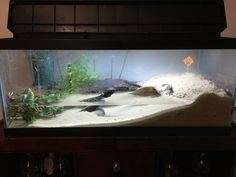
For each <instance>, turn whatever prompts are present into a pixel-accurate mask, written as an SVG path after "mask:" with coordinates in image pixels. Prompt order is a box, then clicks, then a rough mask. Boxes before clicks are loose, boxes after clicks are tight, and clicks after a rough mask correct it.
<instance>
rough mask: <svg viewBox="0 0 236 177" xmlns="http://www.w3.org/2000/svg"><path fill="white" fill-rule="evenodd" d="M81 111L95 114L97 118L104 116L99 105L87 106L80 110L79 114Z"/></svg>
mask: <svg viewBox="0 0 236 177" xmlns="http://www.w3.org/2000/svg"><path fill="white" fill-rule="evenodd" d="M82 111H87V112H95V113H96V115H97V116H105V111H104V109H103V108H102V107H101V106H100V105H93V106H87V107H85V108H84V109H82V110H80V112H82Z"/></svg>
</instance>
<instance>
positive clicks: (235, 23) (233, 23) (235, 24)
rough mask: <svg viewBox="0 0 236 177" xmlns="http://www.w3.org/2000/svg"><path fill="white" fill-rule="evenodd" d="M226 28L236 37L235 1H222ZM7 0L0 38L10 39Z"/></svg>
mask: <svg viewBox="0 0 236 177" xmlns="http://www.w3.org/2000/svg"><path fill="white" fill-rule="evenodd" d="M224 1H225V9H226V17H227V23H228V28H227V29H226V30H225V31H224V32H223V33H222V36H225V37H236V11H235V9H236V0H224ZM8 6H9V0H0V38H7V37H11V36H12V34H11V33H10V32H9V31H8V30H7V14H8Z"/></svg>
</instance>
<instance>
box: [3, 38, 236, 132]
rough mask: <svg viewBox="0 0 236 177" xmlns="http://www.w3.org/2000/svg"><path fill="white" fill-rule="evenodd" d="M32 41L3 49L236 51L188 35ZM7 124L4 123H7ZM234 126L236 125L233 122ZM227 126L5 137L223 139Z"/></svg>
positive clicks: (234, 42)
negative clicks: (178, 137) (184, 137)
mask: <svg viewBox="0 0 236 177" xmlns="http://www.w3.org/2000/svg"><path fill="white" fill-rule="evenodd" d="M43 36H44V38H40V37H39V36H35V37H33V38H32V37H31V38H29V39H27V38H25V39H1V40H0V50H28V49H37V50H85V49H86V50H95V49H96V50H115V49H117V50H122V49H123V50H154V49H155V50H158V49H160V50H161V49H165V50H174V49H177V50H178V49H236V39H234V38H211V37H208V38H206V37H200V36H195V37H192V38H190V37H189V36H188V35H185V36H181V35H177V36H175V35H163V34H162V35H143V36H139V38H137V36H134V35H130V36H129V35H114V36H111V35H110V34H109V35H106V36H101V35H97V34H94V35H89V36H86V38H85V36H83V35H82V36H81V34H70V35H68V34H66V35H65V34H57V35H56V36H55V34H54V35H53V36H51V35H50V34H48V36H47V35H46V36H45V34H44V35H43ZM4 121H5V120H4ZM232 124H233V122H232ZM232 130H233V126H228V127H210V126H209V127H68V128H7V127H4V133H5V136H6V137H70V136H71V137H77V136H78V137H89V136H96V137H99V136H109V137H113V136H220V135H230V134H231V131H232Z"/></svg>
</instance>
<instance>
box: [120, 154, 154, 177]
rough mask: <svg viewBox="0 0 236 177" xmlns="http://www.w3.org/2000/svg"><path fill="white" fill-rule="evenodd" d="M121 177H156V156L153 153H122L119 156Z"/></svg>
mask: <svg viewBox="0 0 236 177" xmlns="http://www.w3.org/2000/svg"><path fill="white" fill-rule="evenodd" d="M117 161H118V163H119V165H120V172H119V176H121V177H126V176H135V177H154V176H156V171H157V168H156V156H155V153H153V152H122V153H119V154H118V160H117Z"/></svg>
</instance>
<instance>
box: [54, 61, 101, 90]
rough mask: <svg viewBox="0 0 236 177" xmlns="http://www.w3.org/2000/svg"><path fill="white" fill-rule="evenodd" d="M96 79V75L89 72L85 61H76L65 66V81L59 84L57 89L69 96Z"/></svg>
mask: <svg viewBox="0 0 236 177" xmlns="http://www.w3.org/2000/svg"><path fill="white" fill-rule="evenodd" d="M96 79H97V75H95V74H94V73H91V72H89V70H88V64H87V63H86V62H85V61H83V62H80V61H77V62H75V63H73V64H68V65H66V76H65V79H64V80H63V82H62V83H61V84H59V87H58V88H59V90H61V92H62V93H69V94H70V93H73V92H74V91H77V90H79V89H80V88H82V87H83V86H85V85H86V84H89V83H91V82H93V81H95V80H96Z"/></svg>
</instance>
